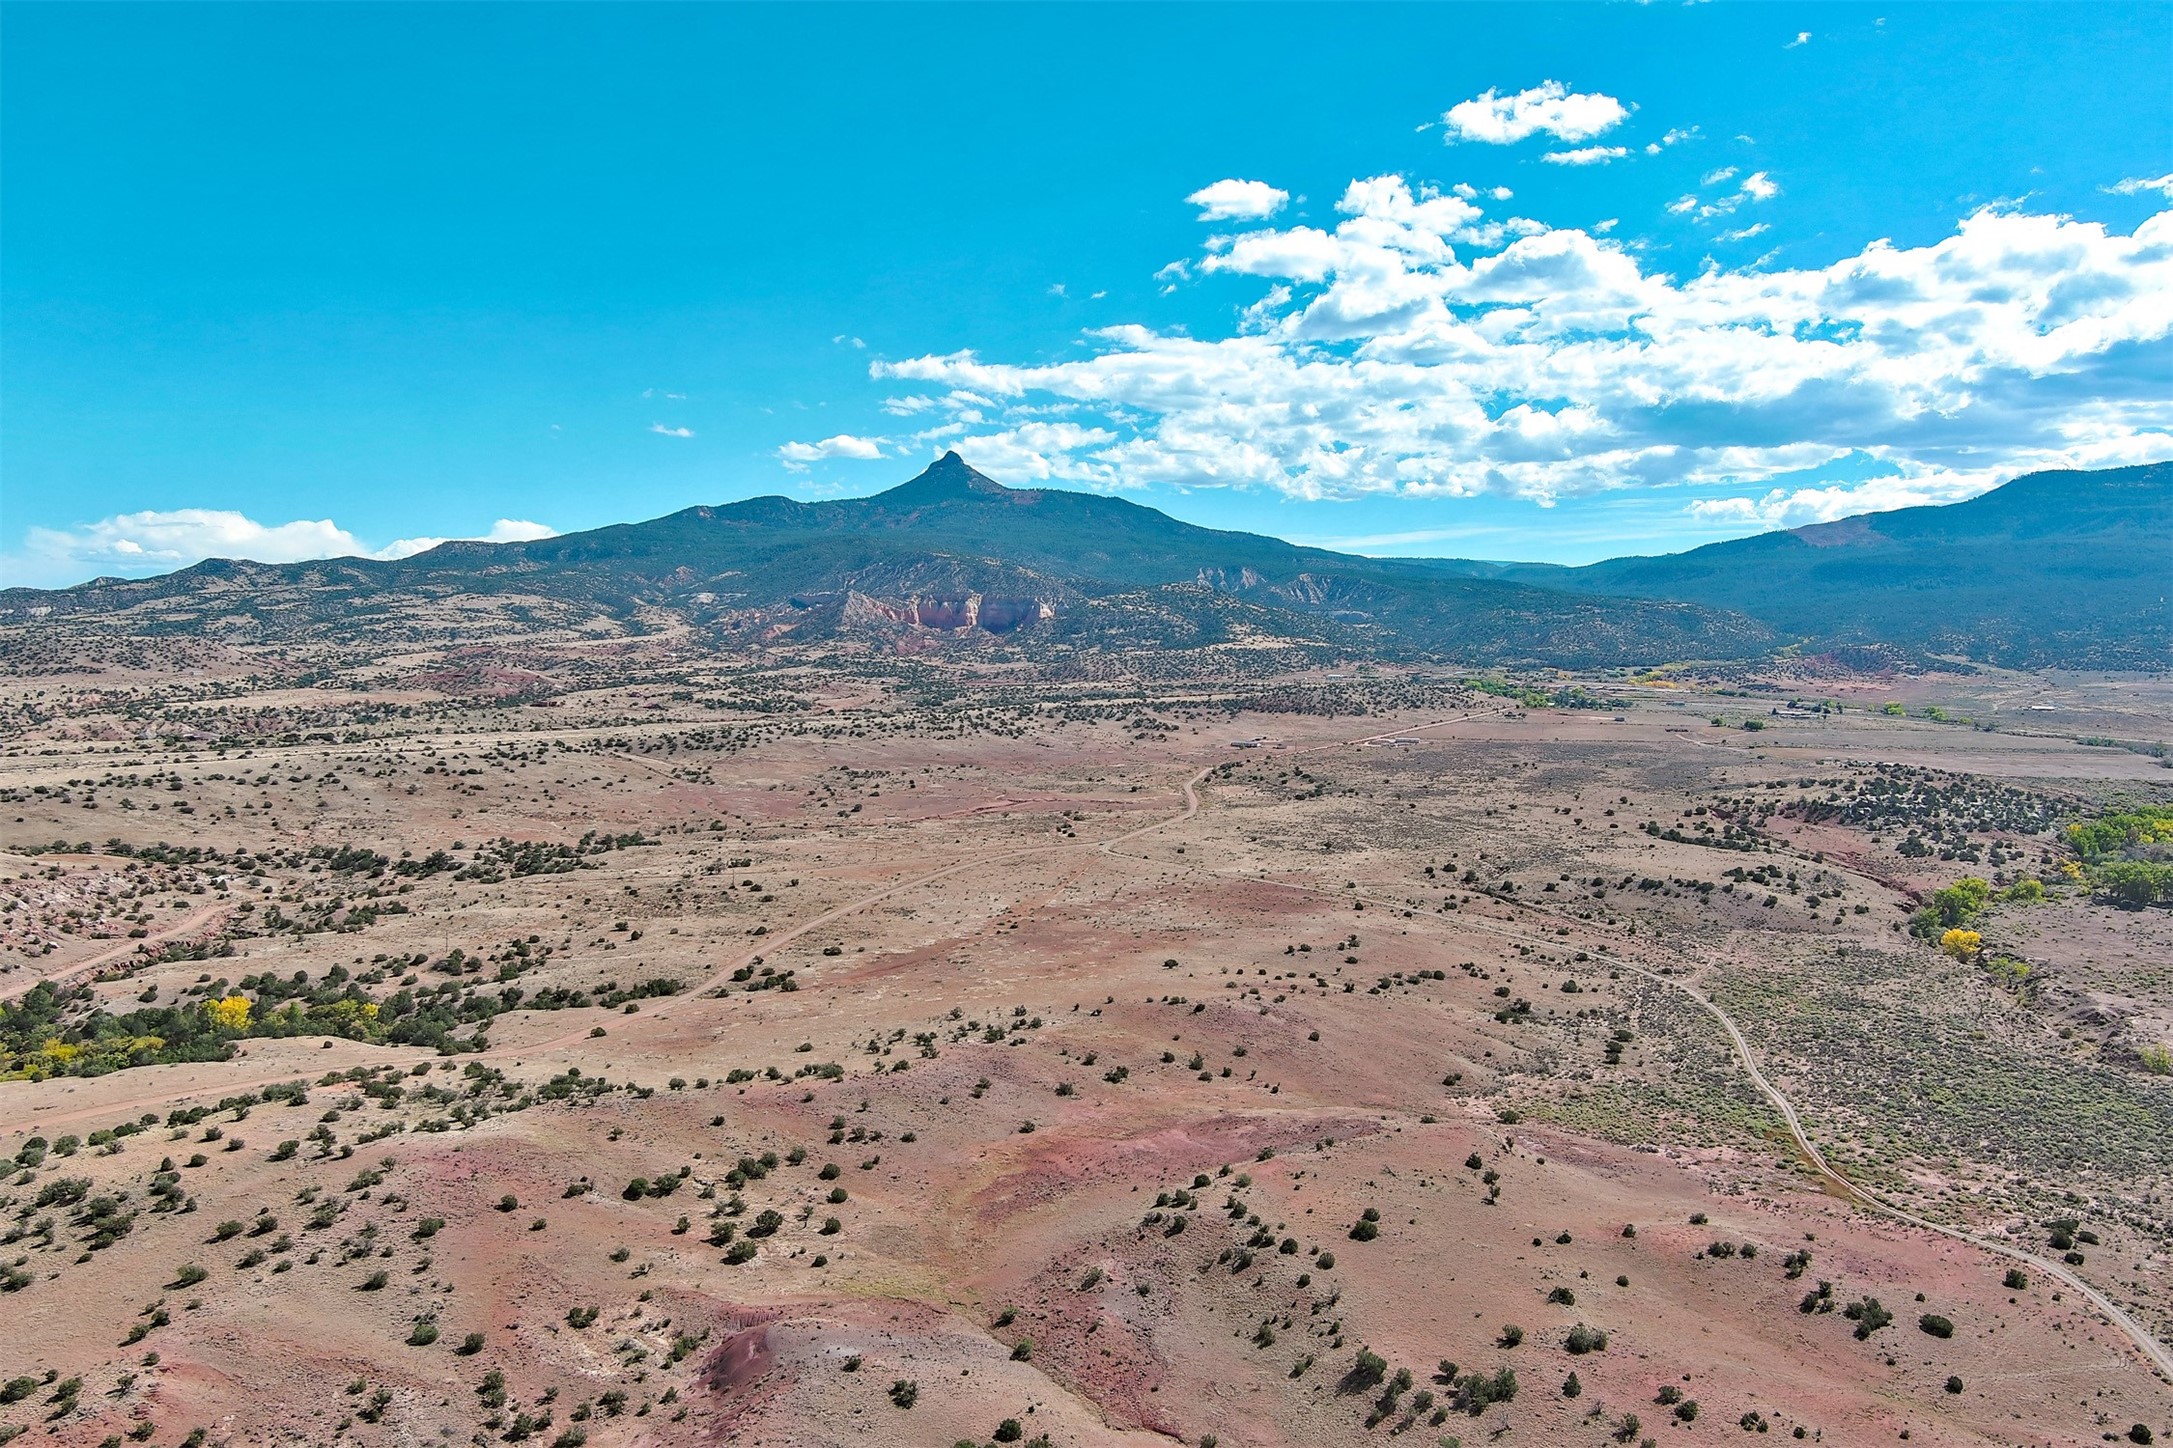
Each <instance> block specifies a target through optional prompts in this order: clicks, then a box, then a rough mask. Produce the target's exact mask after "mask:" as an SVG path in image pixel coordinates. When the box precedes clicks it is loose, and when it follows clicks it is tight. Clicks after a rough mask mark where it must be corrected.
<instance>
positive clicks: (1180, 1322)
mask: <svg viewBox="0 0 2173 1448" xmlns="http://www.w3.org/2000/svg"><path fill="white" fill-rule="evenodd" d="M20 639H21V636H18V642H20ZM71 647H72V650H73V651H74V657H77V658H84V657H88V656H90V655H92V654H95V653H97V652H99V650H100V648H101V646H100V645H97V644H94V643H90V642H86V641H85V640H83V639H80V638H79V639H77V640H76V641H75V643H74V644H73V645H72V646H71ZM106 651H107V652H108V654H109V656H110V658H111V661H110V662H109V663H107V664H105V665H103V666H100V667H98V668H95V669H82V668H76V669H69V668H64V667H57V666H52V665H40V666H38V667H34V668H33V667H21V668H19V669H18V670H17V672H16V673H15V674H14V675H13V676H12V677H11V678H10V679H9V680H8V681H7V687H6V694H5V698H4V700H0V708H4V709H5V713H6V722H7V728H8V734H9V741H10V742H9V744H8V746H7V748H6V750H5V754H4V756H0V790H4V793H0V815H4V820H0V831H4V838H5V840H6V842H7V846H8V853H7V854H6V855H5V856H4V864H5V877H4V880H0V896H4V906H0V908H4V915H0V920H4V925H0V929H4V931H5V942H6V955H5V956H4V958H0V959H4V964H0V995H4V998H5V1000H6V1002H7V1013H6V1014H5V1015H0V1025H4V1026H5V1028H6V1030H7V1041H6V1045H7V1049H8V1051H9V1053H10V1054H9V1056H8V1058H7V1060H6V1062H5V1065H6V1067H7V1070H8V1073H9V1074H10V1076H11V1077H12V1078H13V1079H9V1080H7V1081H5V1082H0V1122H4V1124H5V1130H6V1135H5V1137H4V1139H0V1154H6V1155H8V1156H12V1157H13V1159H14V1163H15V1168H14V1170H13V1173H12V1175H11V1177H10V1179H9V1181H8V1184H7V1186H6V1187H5V1189H4V1192H0V1204H4V1206H5V1209H6V1216H7V1227H6V1246H5V1248H4V1249H0V1267H4V1268H5V1270H6V1273H7V1277H6V1280H5V1282H4V1284H0V1285H4V1286H5V1288H6V1295H5V1296H4V1297H0V1314H4V1316H5V1320H6V1322H7V1323H8V1328H7V1330H6V1332H5V1334H4V1337H5V1340H6V1343H7V1346H6V1349H5V1357H6V1361H5V1363H4V1364H0V1366H4V1369H5V1371H4V1372H0V1379H6V1380H8V1381H7V1386H6V1387H5V1390H4V1392H5V1396H6V1399H7V1402H6V1405H5V1406H4V1407H0V1423H5V1424H7V1425H8V1426H9V1429H10V1430H12V1431H14V1432H24V1431H27V1433H28V1435H29V1436H28V1437H26V1438H25V1440H24V1441H26V1442H29V1441H53V1442H58V1443H69V1444H75V1443H81V1444H97V1443H101V1442H112V1441H115V1440H120V1441H154V1442H158V1443H177V1442H183V1441H186V1442H190V1443H201V1442H205V1441H220V1442H234V1443H245V1442H258V1443H273V1442H297V1443H301V1442H309V1443H321V1442H353V1443H360V1444H379V1443H383V1444H396V1443H420V1442H467V1441H474V1442H477V1443H482V1442H488V1441H498V1440H503V1441H513V1442H517V1441H522V1440H524V1439H526V1440H532V1441H535V1442H538V1443H549V1442H557V1443H560V1444H573V1443H580V1442H584V1441H586V1442H593V1443H597V1444H606V1443H643V1442H684V1441H731V1442H746V1443H761V1444H775V1445H780V1448H782V1445H788V1444H791V1445H797V1444H813V1443H838V1444H846V1443H910V1444H924V1443H925V1444H945V1445H948V1444H951V1443H954V1442H974V1443H979V1442H986V1441H998V1442H1003V1441H1025V1440H1034V1441H1043V1440H1045V1441H1046V1442H1048V1443H1050V1444H1102V1443H1131V1444H1142V1445H1144V1444H1150V1443H1166V1442H1183V1443H1186V1444H1191V1443H1207V1442H1220V1443H1227V1444H1240V1443H1242V1444H1254V1443H1261V1444H1267V1443H1293V1444H1342V1443H1350V1442H1356V1441H1363V1440H1367V1439H1370V1438H1372V1437H1375V1436H1379V1437H1383V1438H1388V1437H1393V1436H1396V1435H1405V1436H1408V1437H1409V1438H1410V1439H1411V1441H1420V1442H1426V1443H1434V1442H1436V1441H1439V1442H1457V1441H1461V1442H1465V1443H1477V1442H1482V1441H1507V1442H1524V1443H1534V1444H1537V1443H1590V1444H1594V1445H1599V1444H1604V1443H1609V1442H1624V1443H1637V1442H1639V1441H1641V1440H1643V1441H1656V1442H1660V1443H1667V1442H1694V1441H1699V1440H1701V1439H1710V1438H1711V1437H1712V1436H1713V1435H1715V1434H1720V1435H1722V1436H1730V1437H1732V1436H1733V1435H1735V1434H1736V1433H1738V1432H1746V1431H1747V1432H1753V1433H1774V1434H1786V1435H1790V1436H1792V1437H1795V1438H1803V1439H1808V1440H1811V1441H1826V1442H1839V1443H1873V1442H1893V1441H1899V1439H1900V1438H1902V1437H1904V1436H1906V1437H1907V1438H1908V1440H1909V1441H1910V1442H1912V1443H1927V1444H1994V1443H2000V1444H2004V1443H2033V1444H2034V1443H2060V1444H2069V1443H2073V1444H2082V1443H2088V1442H2096V1441H2099V1440H2100V1439H2101V1438H2103V1437H2106V1436H2111V1435H2116V1434H2120V1435H2124V1434H2126V1432H2127V1431H2128V1429H2129V1428H2130V1426H2131V1425H2133V1424H2157V1425H2160V1428H2161V1431H2162V1430H2163V1427H2164V1425H2166V1424H2167V1422H2168V1389H2167V1385H2166V1381H2165V1379H2164V1378H2163V1377H2162V1376H2160V1375H2159V1373H2161V1372H2162V1370H2163V1365H2164V1362H2165V1358H2166V1351H2167V1350H2166V1348H2165V1346H2164V1343H2165V1340H2166V1333H2167V1329H2168V1324H2169V1322H2173V1252H2169V1250H2168V1248H2167V1236H2168V1206H2167V1192H2168V1190H2169V1188H2173V1089H2169V1088H2173V1080H2169V1078H2168V1077H2167V1076H2166V1075H2165V1074H2163V1061H2164V1058H2163V1051H2164V1045H2163V1043H2164V1042H2166V1041H2167V1040H2168V1039H2169V1038H2173V977H2169V975H2168V972H2167V962H2168V961H2169V960H2173V928H2169V926H2168V923H2167V917H2166V914H2165V912H2164V911H2163V910H2134V909H2124V908H2118V907H2117V906H2116V904H2115V903H2113V902H2109V901H2107V900H2105V899H2102V898H2097V897H2096V896H2095V895H2094V894H2093V892H2092V891H2091V890H2090V889H2089V888H2088V887H2087V886H2085V885H2083V884H2081V883H2079V881H2080V878H2081V872H2080V871H2079V870H2077V869H2075V868H2073V866H2072V865H2071V864H2070V863H2067V862H2071V861H2072V860H2073V858H2074V851H2073V849H2072V848H2071V847H2070V845H2069V843H2068V837H2067V836H2066V835H2065V834H2063V829H2064V827H2065V826H2066V825H2068V824H2070V823H2072V822H2073V821H2076V820H2079V819H2088V818H2092V817H2097V816H2102V815H2103V814H2105V813H2106V812H2107V811H2108V810H2111V809H2114V808H2116V807H2117V806H2118V805H2119V803H2120V802H2121V801H2130V802H2132V801H2134V800H2137V799H2149V800H2159V799H2163V798H2165V797H2166V794H2167V789H2166V781H2167V775H2166V773H2165V771H2164V769H2163V767H2162V764H2161V761H2160V759H2159V758H2157V757H2155V756H2154V755H2152V754H2151V753H2149V752H2146V751H2142V750H2139V749H2135V748H2123V747H2118V746H2117V745H2113V744H2111V742H2110V741H2111V740H2113V739H2116V738H2130V739H2132V738H2134V737H2136V736H2137V735H2138V733H2140V732H2143V731H2144V730H2146V729H2147V728H2148V726H2149V721H2151V720H2153V719H2158V720H2162V719H2163V718H2165V717H2166V708H2167V702H2168V701H2167V699H2166V697H2165V693H2164V690H2163V687H2162V686H2158V685H2152V684H2148V683H2141V684H2139V683H2136V682H2135V681H2133V680H2132V679H2128V680H2119V679H2106V678H2091V677H2084V676H2070V677H2053V678H2050V679H2047V678H2041V677H2025V676H2015V675H2000V674H1996V673H1984V674H1978V675H1974V676H1955V675H1919V676H1910V677H1899V678H1886V679H1849V680H1844V681H1842V682H1840V683H1838V684H1836V683H1832V682H1831V681H1829V682H1827V683H1824V684H1819V685H1816V686H1815V687H1814V686H1813V685H1810V684H1802V685H1799V686H1798V687H1796V688H1793V689H1789V688H1785V687H1783V686H1782V685H1780V684H1772V683H1760V682H1758V681H1756V680H1749V681H1746V680H1744V679H1737V680H1735V681H1733V682H1730V681H1728V680H1725V679H1721V680H1715V679H1712V678H1707V679H1702V680H1701V679H1699V678H1695V677H1690V676H1687V675H1685V676H1680V677H1658V676H1641V677H1638V678H1631V677H1627V676H1624V675H1621V674H1619V673H1618V674H1616V675H1614V676H1610V677H1591V678H1585V679H1573V678H1570V677H1568V676H1556V677H1555V678H1553V679H1551V680H1548V681H1546V682H1544V683H1540V684H1534V683H1531V682H1523V683H1518V684H1515V685H1510V684H1504V683H1502V682H1499V681H1498V680H1497V679H1495V678H1493V677H1491V676H1462V675H1458V674H1455V673H1453V672H1450V671H1445V670H1439V669H1428V668H1423V667H1389V666H1379V667H1375V666H1367V665H1359V666H1356V667H1352V668H1349V669H1339V670H1325V669H1322V668H1320V667H1317V666H1307V665H1306V664H1305V663H1304V661H1303V660H1299V659H1295V658H1290V659H1280V660H1279V659H1278V658H1277V657H1276V656H1275V655H1273V654H1272V652H1271V653H1270V654H1268V655H1266V656H1264V658H1265V662H1266V664H1267V667H1262V666H1261V661H1258V660H1255V661H1250V662H1247V663H1246V664H1245V666H1244V667H1242V668H1238V667H1232V668H1231V669H1230V670H1229V671H1228V672H1227V673H1226V674H1225V675H1224V676H1222V677H1219V678H1218V677H1215V676H1214V673H1213V670H1211V669H1206V668H1204V667H1203V668H1201V669H1199V670H1197V671H1196V677H1193V678H1189V679H1185V680H1181V681H1180V680H1171V679H1160V680H1157V679H1151V678H1140V677H1125V676H1123V675H1121V674H1119V673H1117V672H1114V671H1105V673H1104V674H1103V676H1099V677H1081V676H1079V675H1078V674H1077V673H1076V672H1075V673H1074V674H1073V675H1072V676H1069V677H1066V676H1064V675H1063V674H1061V673H1059V672H1057V671H1051V670H1046V669H1036V668H1034V667H1033V666H1031V665H1027V664H1022V663H1017V662H1015V661H1014V662H1012V663H1005V662H1002V661H1001V660H997V659H992V658H990V657H986V656H983V657H951V658H947V659H943V658H938V659H925V658H923V659H899V658H889V659H886V658H884V657H882V656H880V655H876V654H867V655H855V656H853V657H851V658H849V659H846V660H844V661H842V662H841V661H840V659H838V658H836V657H830V656H825V657H822V658H812V657H807V656H802V655H796V654H794V653H793V652H792V651H790V650H781V651H779V652H777V653H775V654H774V655H772V656H769V657H766V658H763V659H761V660H759V661H750V660H742V661H736V662H733V663H731V664H724V663H714V662H713V663H709V664H693V663H689V662H687V661H686V660H685V658H683V657H679V656H674V655H672V654H671V652H670V651H669V649H661V650H660V649H658V647H657V646H656V645H654V644H653V643H649V642H644V641H641V640H594V639H590V640H574V641H570V642H566V643H564V644H563V645H562V646H561V647H560V649H559V651H558V652H557V653H555V654H552V655H550V656H549V657H543V656H541V654H539V652H538V651H536V650H530V651H528V652H526V653H523V652H522V651H520V650H516V649H512V648H506V649H501V650H492V649H488V648H478V649H473V650H468V651H466V652H464V653H463V654H461V656H460V657H458V658H451V659H448V658H437V659H433V660H431V661H428V666H427V667H406V666H403V665H400V664H398V663H397V662H395V664H394V665H392V666H390V667H387V666H384V665H382V664H381V663H380V662H376V661H373V662H371V663H370V664H368V665H367V666H364V665H362V664H359V663H357V662H356V660H355V659H354V658H353V657H351V656H343V657H325V658H311V659H296V658H292V657H286V658H281V659H275V658H273V657H272V656H270V655H269V654H266V653H263V652H252V651H239V650H229V649H223V648H219V647H214V646H212V645H210V644H206V643H201V642H175V643H172V644H171V645H169V646H166V647H164V648H163V649H162V651H161V652H159V653H156V654H154V653H151V652H148V651H144V652H136V653H131V651H130V650H129V649H126V648H119V647H107V649H106ZM304 652H307V650H304ZM569 660H570V661H573V662H576V663H580V664H582V666H583V668H584V669H586V670H588V671H589V672H591V673H608V674H612V675H615V676H616V677H618V678H620V679H623V680H626V681H627V682H622V683H614V684H610V685H608V686H589V687H582V686H575V687H554V686H553V685H552V680H553V679H554V678H555V677H562V676H564V675H566V674H567V672H568V669H569V667H570V665H569ZM1279 665H1280V666H1279ZM396 673H400V674H404V677H400V678H392V677H389V676H390V675H392V674H396ZM1995 725H1996V726H1997V727H1994V726H1995ZM2084 739H2093V740H2096V741H2097V742H2094V743H2085V742H2080V741H2082V740H2084ZM1965 876H1967V877H1975V878H1978V879H1981V880H1983V881H1985V882H1986V883H1987V885H1988V886H1989V887H1990V891H1991V893H1990V895H1989V897H1988V899H1985V900H1980V901H1978V902H1976V903H1975V904H1974V905H1971V906H1969V907H1968V910H1969V915H1970V919H1969V921H1968V923H1969V925H1970V928H1971V929H1972V930H1974V931H1976V932H1978V933H1979V935H1980V936H1981V947H1980V948H1979V949H1977V950H1974V951H1971V952H1969V953H1968V954H1967V956H1966V957H1964V956H1959V955H1957V954H1955V953H1952V952H1943V951H1942V950H1941V948H1940V943H1939V932H1938V931H1936V930H1935V931H1933V932H1932V934H1931V936H1930V937H1929V938H1927V937H1926V935H1925V932H1924V930H1923V928H1922V926H1921V924H1920V922H1921V919H1922V912H1923V911H1925V910H1926V909H1927V908H1936V904H1937V902H1938V901H1939V900H1940V899H1941V898H1943V897H1941V896H1940V895H1939V892H1940V891H1942V890H1944V889H1946V888H1947V887H1950V886H1952V885H1953V884H1954V882H1955V881H1956V880H1958V879H1961V878H1963V877H1965ZM2022 881H2037V882H2041V887H2032V888H2026V889H2025V888H2017V886H2018V882H2022ZM1945 898H1951V897H1945ZM162 1013H163V1014H162ZM184 1018H186V1019H190V1020H195V1021H198V1022H207V1023H210V1024H209V1025H206V1026H204V1028H203V1034H202V1035H201V1037H200V1038H197V1039H193V1040H192V1041H181V1040H177V1039H169V1038H168V1034H167V1033H170V1032H172V1031H173V1030H174V1029H175V1028H174V1027H173V1026H171V1025H163V1026H162V1025H161V1022H167V1021H175V1020H181V1019H184ZM95 1053H105V1054H106V1056H107V1057H108V1059H107V1060H106V1061H105V1062H104V1063H103V1065H102V1066H100V1067H99V1069H98V1070H97V1071H96V1072H95V1073H94V1074H83V1073H82V1062H83V1061H84V1060H85V1058H86V1057H87V1056H88V1055H90V1054H95ZM2154 1357H2155V1361H2154V1360H2153V1358H2154Z"/></svg>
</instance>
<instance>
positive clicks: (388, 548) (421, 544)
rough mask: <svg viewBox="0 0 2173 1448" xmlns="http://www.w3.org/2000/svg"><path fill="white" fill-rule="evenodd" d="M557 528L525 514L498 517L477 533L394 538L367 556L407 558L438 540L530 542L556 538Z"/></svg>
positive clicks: (421, 551)
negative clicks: (520, 516)
mask: <svg viewBox="0 0 2173 1448" xmlns="http://www.w3.org/2000/svg"><path fill="white" fill-rule="evenodd" d="M557 536H558V530H557V529H556V528H553V527H552V526H551V525H550V524H548V523H536V522H531V521H529V520H528V519H526V518H500V519H499V520H498V521H497V522H495V523H493V524H491V525H490V530H489V531H488V532H486V533H483V534H481V535H479V536H476V537H472V538H464V539H455V538H429V537H424V538H398V539H395V540H393V541H392V542H391V543H388V544H386V545H385V546H384V547H383V548H380V549H378V550H377V551H376V552H375V553H372V554H371V555H370V556H371V557H372V558H410V557H413V556H414V555H415V554H417V553H427V552H429V551H430V550H431V549H433V548H435V547H437V546H438V545H439V544H440V543H454V542H466V543H533V542H535V541H536V540H537V539H538V538H556V537H557Z"/></svg>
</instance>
